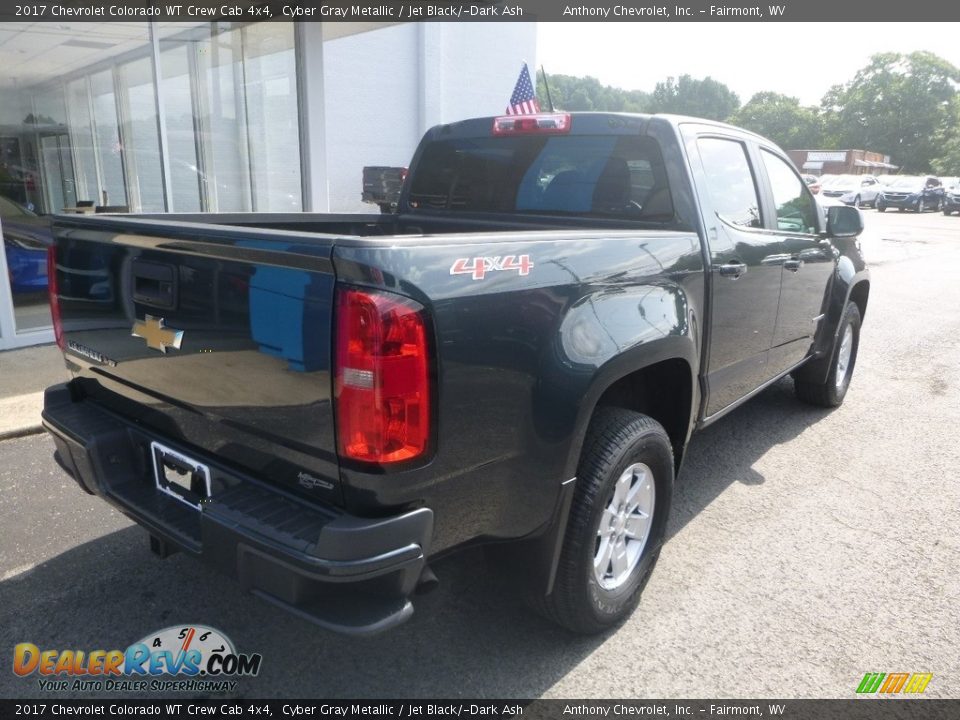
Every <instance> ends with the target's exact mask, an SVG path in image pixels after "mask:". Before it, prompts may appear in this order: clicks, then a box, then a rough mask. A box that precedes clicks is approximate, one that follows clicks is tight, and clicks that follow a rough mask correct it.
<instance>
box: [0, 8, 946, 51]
mask: <svg viewBox="0 0 960 720" xmlns="http://www.w3.org/2000/svg"><path fill="white" fill-rule="evenodd" d="M864 19H869V20H871V21H873V22H877V21H880V22H945V21H960V3H958V2H955V1H953V0H911V2H909V3H904V2H894V1H893V0H842V1H841V2H837V1H836V0H767V1H766V2H750V1H749V0H747V1H746V2H745V1H744V0H736V1H733V2H729V1H728V2H724V1H723V0H713V2H705V1H704V0H677V1H673V0H671V1H670V2H649V1H644V0H633V1H631V0H624V1H623V2H604V1H603V0H587V1H581V2H576V1H570V2H564V1H563V0H486V1H484V0H475V1H474V2H456V1H453V2H443V1H442V0H380V1H379V2H377V1H375V0H366V1H354V2H350V1H349V0H333V1H332V2H324V1H322V0H234V1H233V2H216V1H214V0H193V1H191V0H168V1H166V2H143V1H142V0H140V1H138V0H127V1H126V2H123V1H117V0H61V1H60V2H46V1H44V0H40V1H39V2H33V3H30V2H11V1H10V0H4V2H3V3H2V5H0V21H6V22H9V21H15V22H16V21H20V22H38V21H39V22H54V23H63V22H65V21H69V22H110V21H123V22H130V21H150V20H159V21H182V22H197V21H211V22H213V21H233V22H259V21H271V20H281V21H282V20H285V21H291V20H296V21H300V22H424V21H428V22H437V21H439V22H449V21H453V22H465V21H483V22H565V21H571V22H582V21H591V22H758V23H762V22H815V21H832V22H857V21H860V20H864ZM958 42H960V40H958Z"/></svg>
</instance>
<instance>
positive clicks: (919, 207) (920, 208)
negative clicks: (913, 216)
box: [917, 198, 927, 213]
mask: <svg viewBox="0 0 960 720" xmlns="http://www.w3.org/2000/svg"><path fill="white" fill-rule="evenodd" d="M926 209H927V205H926V203H925V202H923V198H920V199H919V200H917V212H918V213H922V212H925V211H926Z"/></svg>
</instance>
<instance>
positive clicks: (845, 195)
mask: <svg viewBox="0 0 960 720" xmlns="http://www.w3.org/2000/svg"><path fill="white" fill-rule="evenodd" d="M880 187H881V185H880V183H879V181H878V180H877V179H876V178H875V177H874V176H873V175H836V176H834V177H832V178H830V179H829V180H828V181H825V182H821V190H820V192H822V193H823V194H824V195H825V196H827V197H833V198H839V199H840V202H842V203H843V204H845V205H853V206H854V207H860V206H861V205H873V204H875V203H876V201H877V195H878V193H879V192H880Z"/></svg>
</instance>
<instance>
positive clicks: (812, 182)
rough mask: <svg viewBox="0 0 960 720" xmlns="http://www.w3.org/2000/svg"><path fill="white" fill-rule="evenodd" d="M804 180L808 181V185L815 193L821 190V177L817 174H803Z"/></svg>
mask: <svg viewBox="0 0 960 720" xmlns="http://www.w3.org/2000/svg"><path fill="white" fill-rule="evenodd" d="M801 177H802V178H803V182H804V183H806V185H807V187H808V188H810V192H812V193H813V194H814V195H816V194H817V193H819V192H820V178H818V177H817V176H816V175H802V176H801Z"/></svg>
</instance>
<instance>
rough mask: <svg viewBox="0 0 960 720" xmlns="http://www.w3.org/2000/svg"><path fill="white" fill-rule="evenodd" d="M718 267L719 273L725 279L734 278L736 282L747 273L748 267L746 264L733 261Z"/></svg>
mask: <svg viewBox="0 0 960 720" xmlns="http://www.w3.org/2000/svg"><path fill="white" fill-rule="evenodd" d="M716 267H717V272H719V273H720V274H721V275H723V277H728V278H733V279H734V280H736V279H737V278H738V277H740V276H741V275H743V274H744V273H746V272H747V266H746V265H745V264H744V263H742V262H736V261H733V260H732V261H730V262H728V263H724V264H723V265H717V266H716Z"/></svg>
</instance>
